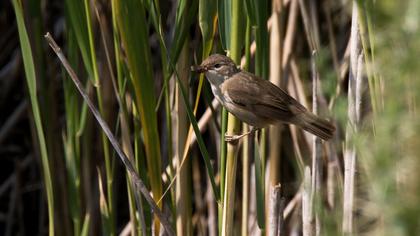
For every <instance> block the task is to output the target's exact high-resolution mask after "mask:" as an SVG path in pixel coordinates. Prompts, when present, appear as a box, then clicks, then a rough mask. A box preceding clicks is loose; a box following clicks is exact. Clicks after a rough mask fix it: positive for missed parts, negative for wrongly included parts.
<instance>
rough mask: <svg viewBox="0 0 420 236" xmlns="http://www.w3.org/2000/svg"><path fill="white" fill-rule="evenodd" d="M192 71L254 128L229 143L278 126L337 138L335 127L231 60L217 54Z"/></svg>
mask: <svg viewBox="0 0 420 236" xmlns="http://www.w3.org/2000/svg"><path fill="white" fill-rule="evenodd" d="M191 70H192V71H195V72H198V73H205V74H206V77H207V79H208V81H209V82H210V84H211V88H212V91H213V94H214V96H215V97H216V99H217V100H219V102H220V103H221V104H222V105H223V106H224V107H225V108H226V109H227V110H228V111H229V112H230V113H232V114H233V115H234V116H236V117H237V118H238V119H239V120H241V121H243V122H245V123H247V124H249V125H251V126H253V129H252V130H251V131H250V132H248V133H245V134H242V135H233V136H230V135H225V139H226V141H235V140H238V139H240V138H242V137H243V136H245V135H248V134H249V133H251V132H254V131H255V130H257V129H260V128H264V127H267V126H268V125H270V124H275V123H277V122H283V123H286V124H294V125H297V126H299V127H301V128H302V129H304V130H306V131H308V132H310V133H312V134H314V135H316V136H318V137H320V138H322V139H324V140H328V139H330V138H331V137H332V136H333V134H334V131H335V127H334V126H333V125H332V124H331V123H330V122H329V121H327V120H324V119H322V118H320V117H318V116H316V115H314V114H312V113H311V112H309V111H308V110H307V109H306V108H305V107H304V106H303V105H302V104H300V103H299V102H298V101H296V100H295V99H294V98H293V97H291V96H290V95H288V94H287V93H286V92H285V91H283V90H282V89H281V88H279V87H277V86H276V85H274V84H273V83H271V82H269V81H267V80H264V79H261V78H259V77H257V76H255V75H253V74H251V73H249V72H246V71H243V70H241V69H239V68H238V67H237V66H236V65H235V63H234V62H233V61H232V60H231V59H230V58H229V57H226V56H223V55H220V54H213V55H211V56H209V57H208V58H207V59H206V60H204V61H203V62H202V63H201V65H197V66H193V67H192V68H191Z"/></svg>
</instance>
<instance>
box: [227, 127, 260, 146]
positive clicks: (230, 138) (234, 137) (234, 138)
mask: <svg viewBox="0 0 420 236" xmlns="http://www.w3.org/2000/svg"><path fill="white" fill-rule="evenodd" d="M257 130H258V129H256V128H252V129H251V130H250V131H248V132H246V133H243V134H232V135H230V134H227V133H225V141H226V142H229V143H234V142H237V141H238V140H239V139H241V138H243V137H245V136H247V135H249V134H251V133H254V132H255V131H257Z"/></svg>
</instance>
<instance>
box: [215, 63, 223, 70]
mask: <svg viewBox="0 0 420 236" xmlns="http://www.w3.org/2000/svg"><path fill="white" fill-rule="evenodd" d="M220 67H222V64H219V63H217V64H215V65H214V68H216V69H219V68H220Z"/></svg>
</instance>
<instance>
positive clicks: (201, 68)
mask: <svg viewBox="0 0 420 236" xmlns="http://www.w3.org/2000/svg"><path fill="white" fill-rule="evenodd" d="M191 71H193V72H197V73H203V72H206V71H207V68H206V67H204V66H200V65H195V66H191Z"/></svg>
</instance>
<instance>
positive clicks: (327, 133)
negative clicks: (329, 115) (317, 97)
mask: <svg viewBox="0 0 420 236" xmlns="http://www.w3.org/2000/svg"><path fill="white" fill-rule="evenodd" d="M293 123H294V124H296V125H298V126H300V127H301V128H302V129H304V130H306V131H308V132H310V133H312V134H314V135H316V136H318V137H320V138H322V139H323V140H328V139H331V138H332V136H333V135H334V131H335V127H334V125H333V124H332V123H331V122H329V121H327V120H324V119H322V118H320V117H318V116H316V115H314V114H312V113H310V112H305V113H302V114H300V115H298V117H297V119H296V120H295V122H293Z"/></svg>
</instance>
